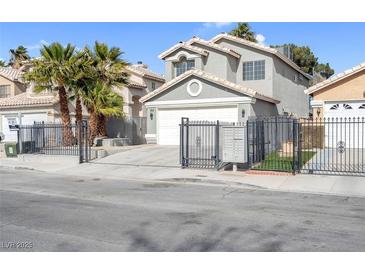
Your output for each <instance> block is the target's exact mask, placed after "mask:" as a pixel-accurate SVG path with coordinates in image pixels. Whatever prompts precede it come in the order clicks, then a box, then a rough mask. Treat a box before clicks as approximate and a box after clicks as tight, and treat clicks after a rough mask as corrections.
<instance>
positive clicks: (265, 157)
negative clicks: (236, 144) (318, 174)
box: [247, 116, 300, 173]
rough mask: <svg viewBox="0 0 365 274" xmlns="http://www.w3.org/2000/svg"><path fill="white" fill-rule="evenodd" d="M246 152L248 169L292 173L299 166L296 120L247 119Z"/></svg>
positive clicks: (281, 117)
mask: <svg viewBox="0 0 365 274" xmlns="http://www.w3.org/2000/svg"><path fill="white" fill-rule="evenodd" d="M247 128H248V134H247V135H248V142H247V144H248V145H247V153H248V162H249V166H250V168H252V169H259V170H273V171H285V172H293V173H295V172H296V170H297V169H298V168H299V166H300V159H299V158H300V150H299V139H298V128H299V125H298V121H297V120H296V119H293V118H291V117H287V116H277V117H264V118H256V119H252V120H249V121H248V122H247Z"/></svg>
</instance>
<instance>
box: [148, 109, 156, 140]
mask: <svg viewBox="0 0 365 274" xmlns="http://www.w3.org/2000/svg"><path fill="white" fill-rule="evenodd" d="M156 116H157V111H156V108H154V107H149V108H147V134H156V124H157V123H156V121H157V120H156V119H157V117H156Z"/></svg>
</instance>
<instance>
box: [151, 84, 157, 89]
mask: <svg viewBox="0 0 365 274" xmlns="http://www.w3.org/2000/svg"><path fill="white" fill-rule="evenodd" d="M151 86H152V90H155V89H156V83H155V82H152V84H151Z"/></svg>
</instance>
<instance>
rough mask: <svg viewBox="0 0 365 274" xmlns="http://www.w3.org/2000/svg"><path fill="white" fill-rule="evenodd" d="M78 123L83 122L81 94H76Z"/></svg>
mask: <svg viewBox="0 0 365 274" xmlns="http://www.w3.org/2000/svg"><path fill="white" fill-rule="evenodd" d="M75 112H76V115H75V116H76V123H77V124H81V122H82V106H81V98H80V96H78V95H77V96H76V110H75Z"/></svg>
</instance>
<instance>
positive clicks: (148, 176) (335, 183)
mask: <svg viewBox="0 0 365 274" xmlns="http://www.w3.org/2000/svg"><path fill="white" fill-rule="evenodd" d="M62 174H68V175H78V176H93V177H95V176H98V177H100V178H108V179H134V180H146V181H164V182H171V183H193V184H214V185H220V186H221V185H223V186H230V187H243V188H253V189H269V190H277V191H288V192H307V193H316V194H331V195H346V196H358V197H365V178H364V177H354V176H329V175H305V174H298V175H295V176H293V175H281V176H278V175H252V174H246V173H245V172H240V171H238V172H236V173H233V172H231V171H216V170H210V169H181V168H176V167H169V168H168V167H153V166H152V167H151V166H125V165H124V164H121V165H118V164H116V163H114V164H104V163H100V162H91V163H86V164H82V165H80V166H79V167H78V168H76V169H74V168H69V169H64V170H62Z"/></svg>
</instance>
